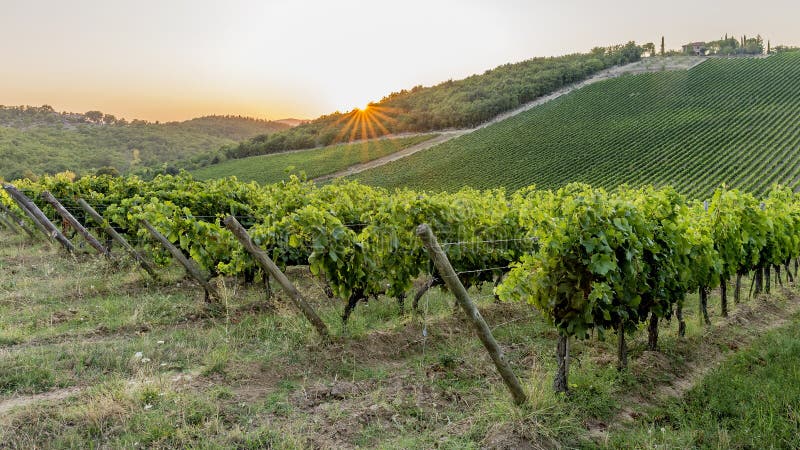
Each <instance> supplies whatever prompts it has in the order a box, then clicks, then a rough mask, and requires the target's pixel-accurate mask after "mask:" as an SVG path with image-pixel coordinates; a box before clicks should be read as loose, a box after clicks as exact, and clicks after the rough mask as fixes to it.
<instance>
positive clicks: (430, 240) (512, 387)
mask: <svg viewBox="0 0 800 450" xmlns="http://www.w3.org/2000/svg"><path fill="white" fill-rule="evenodd" d="M417 236H419V237H420V239H422V242H423V243H424V244H425V247H426V248H427V249H428V254H429V255H430V257H431V259H433V263H434V264H435V265H436V269H437V270H438V271H439V274H440V275H441V277H442V279H443V280H444V282H445V284H447V288H448V289H449V290H450V292H452V293H453V294H454V295H455V296H456V299H457V300H458V303H459V304H460V305H461V308H462V309H463V310H464V312H465V313H466V314H467V318H468V319H469V320H470V322H472V325H473V326H474V327H475V332H476V333H477V334H478V337H479V338H480V340H481V342H483V346H484V347H486V350H487V351H488V352H489V355H490V356H491V357H492V361H493V362H494V365H495V367H497V371H498V372H500V376H501V377H503V382H505V384H506V386H507V387H508V390H509V391H511V395H512V396H513V397H514V403H516V404H517V405H521V404H523V403H525V402H526V401H527V397H526V395H525V391H524V390H523V389H522V385H521V384H520V382H519V380H518V379H517V377H516V375H514V372H513V371H512V370H511V366H509V365H508V362H507V361H506V360H505V358H504V357H503V351H502V350H501V349H500V346H499V345H497V341H495V340H494V336H492V331H491V330H490V329H489V325H487V324H486V321H485V320H483V317H482V316H481V313H480V311H478V308H476V307H475V304H474V303H472V300H470V298H469V295H468V294H467V290H466V289H465V288H464V285H463V284H461V281H459V279H458V275H457V274H456V272H455V270H453V266H451V265H450V261H449V260H448V259H447V255H445V253H444V251H442V248H441V247H440V246H439V242H438V241H437V240H436V236H434V235H433V231H431V227H429V226H428V225H426V224H422V225H420V226H419V227H417Z"/></svg>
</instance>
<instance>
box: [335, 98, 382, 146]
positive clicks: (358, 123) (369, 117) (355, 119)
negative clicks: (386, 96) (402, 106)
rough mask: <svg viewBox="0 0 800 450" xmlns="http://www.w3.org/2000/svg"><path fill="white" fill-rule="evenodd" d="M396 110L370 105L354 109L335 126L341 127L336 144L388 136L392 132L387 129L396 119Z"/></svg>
mask: <svg viewBox="0 0 800 450" xmlns="http://www.w3.org/2000/svg"><path fill="white" fill-rule="evenodd" d="M394 113H395V110H394V108H389V107H385V106H380V105H377V104H372V103H368V104H366V105H365V106H363V107H358V108H353V110H352V111H351V112H350V113H348V114H344V115H342V117H341V118H339V120H337V121H336V122H335V123H334V124H333V126H334V127H339V126H340V125H343V126H341V128H340V130H339V133H338V135H337V136H336V137H335V138H334V140H333V141H334V142H352V141H356V140H365V139H374V138H378V137H381V136H386V135H387V134H391V133H392V132H391V131H390V130H389V129H388V128H387V125H389V126H391V125H392V124H393V123H394V122H395V119H394V117H392V116H393V115H394Z"/></svg>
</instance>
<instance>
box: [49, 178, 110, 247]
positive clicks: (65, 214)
mask: <svg viewBox="0 0 800 450" xmlns="http://www.w3.org/2000/svg"><path fill="white" fill-rule="evenodd" d="M42 199H43V200H44V201H46V202H47V203H49V204H50V206H52V207H53V208H54V209H55V210H56V212H57V213H58V215H59V216H61V217H62V218H63V219H64V220H66V221H67V222H68V223H69V225H70V226H71V227H72V228H73V229H75V231H77V232H78V234H80V235H81V236H82V237H83V238H84V239H86V242H88V243H89V245H91V246H92V247H93V248H94V249H95V250H97V253H100V254H101V255H103V256H104V257H106V258H111V253H109V252H108V250H107V249H106V248H105V247H103V245H102V244H101V243H100V242H99V241H98V240H97V239H96V238H95V237H94V236H92V234H91V233H89V230H87V229H86V228H85V227H84V226H83V225H82V224H81V223H80V222H78V219H76V218H75V216H73V215H72V213H70V212H69V211H67V209H66V208H64V206H63V205H62V204H61V202H59V201H58V199H57V198H55V197H54V196H53V194H51V193H50V192H48V191H44V192H42Z"/></svg>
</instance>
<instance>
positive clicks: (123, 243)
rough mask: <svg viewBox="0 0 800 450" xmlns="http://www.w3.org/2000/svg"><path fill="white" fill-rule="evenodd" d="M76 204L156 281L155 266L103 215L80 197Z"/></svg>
mask: <svg viewBox="0 0 800 450" xmlns="http://www.w3.org/2000/svg"><path fill="white" fill-rule="evenodd" d="M78 205H80V207H81V208H83V210H84V211H86V214H87V215H88V216H89V217H90V218H91V219H92V220H94V221H95V222H96V223H97V224H99V225H100V226H101V227H102V228H103V231H105V233H106V234H107V235H109V236H111V239H113V240H115V241H117V242H118V243H119V244H120V245H121V246H122V248H124V249H125V251H126V252H128V254H129V255H131V256H132V257H133V258H134V259H135V260H136V261H138V262H139V265H140V266H142V268H143V269H144V270H145V271H146V272H147V273H148V274H149V275H150V276H151V277H153V279H154V280H156V281H158V273H157V272H156V269H155V267H153V265H152V264H150V263H149V262H148V261H147V260H146V259H144V257H142V255H140V254H139V252H137V251H136V249H134V248H133V246H131V244H129V243H128V241H126V240H125V238H124V237H122V236H120V234H119V233H117V231H116V230H114V228H113V227H112V226H111V225H110V224H109V223H108V222H106V220H105V219H104V218H103V216H101V215H100V213H98V212H97V211H95V210H94V208H92V206H91V205H89V204H88V203H86V201H85V200H84V199H82V198H79V199H78Z"/></svg>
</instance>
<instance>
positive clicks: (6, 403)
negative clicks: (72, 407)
mask: <svg viewBox="0 0 800 450" xmlns="http://www.w3.org/2000/svg"><path fill="white" fill-rule="evenodd" d="M82 390H83V388H82V387H69V388H65V389H57V390H55V391H49V392H43V393H41V394H35V395H21V396H19V397H13V398H10V399H8V400H3V401H0V415H3V414H5V413H7V412H8V411H11V410H12V409H14V408H17V407H20V406H28V405H31V404H33V403H38V402H47V401H56V400H63V399H65V398H67V397H70V396H72V395H76V394H78V393H80V392H81V391H82Z"/></svg>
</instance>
